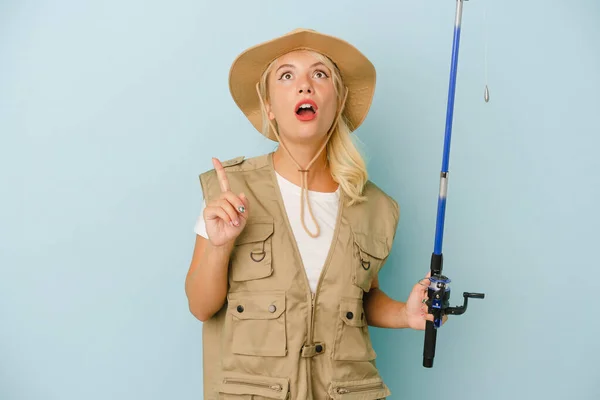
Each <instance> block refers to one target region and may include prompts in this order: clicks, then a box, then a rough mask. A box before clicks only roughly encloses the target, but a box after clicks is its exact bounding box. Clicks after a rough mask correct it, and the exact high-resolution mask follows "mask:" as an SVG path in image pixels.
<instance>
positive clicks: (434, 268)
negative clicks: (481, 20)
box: [423, 0, 489, 368]
mask: <svg viewBox="0 0 600 400" xmlns="http://www.w3.org/2000/svg"><path fill="white" fill-rule="evenodd" d="M463 1H466V0H456V19H455V24H454V40H453V43H452V60H451V66H450V85H449V89H448V104H447V111H446V132H445V137H444V153H443V159H442V170H441V173H440V191H439V197H438V208H437V221H436V231H435V246H434V251H433V254H432V255H431V275H430V277H429V287H428V289H427V294H428V300H427V302H426V304H427V308H428V311H429V313H430V314H433V321H427V322H426V326H425V342H424V346H423V366H424V367H425V368H431V367H433V359H434V357H435V344H436V338H437V330H438V328H440V327H441V326H442V320H443V317H444V315H461V314H464V313H465V311H467V303H468V299H469V298H475V299H483V298H484V296H485V295H484V294H483V293H468V292H465V293H463V305H462V306H458V307H450V302H449V300H450V285H449V284H450V279H448V277H446V276H444V275H443V274H442V266H443V254H442V241H443V237H444V219H445V215H446V195H447V191H448V164H449V160H450V139H451V137H452V119H453V114H454V95H455V92H456V71H457V65H458V48H459V44H460V30H461V22H462V9H463ZM488 96H489V95H488V92H487V87H486V102H487V101H488Z"/></svg>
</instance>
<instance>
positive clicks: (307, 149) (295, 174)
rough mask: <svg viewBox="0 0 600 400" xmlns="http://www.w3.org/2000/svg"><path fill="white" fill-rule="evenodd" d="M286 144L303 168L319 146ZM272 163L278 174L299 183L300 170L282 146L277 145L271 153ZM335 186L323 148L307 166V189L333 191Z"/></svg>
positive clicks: (325, 150) (296, 183) (325, 151)
mask: <svg viewBox="0 0 600 400" xmlns="http://www.w3.org/2000/svg"><path fill="white" fill-rule="evenodd" d="M286 146H287V148H288V150H289V151H290V153H291V154H292V156H293V157H294V159H295V160H296V162H297V163H298V164H300V167H301V168H303V169H304V168H306V167H307V166H308V164H309V163H310V162H311V160H312V159H313V158H314V157H315V154H316V152H317V151H318V150H319V148H320V146H309V145H298V144H291V143H290V144H287V143H286ZM273 164H274V167H275V170H276V171H277V173H278V174H279V175H281V176H283V177H284V178H285V179H287V180H288V181H290V182H292V183H294V184H295V185H297V186H300V185H301V178H302V177H301V173H300V171H298V166H297V165H296V163H295V162H294V160H292V159H291V158H290V156H289V155H288V153H287V152H286V151H285V149H283V147H282V146H279V147H278V148H277V150H276V151H275V153H274V154H273ZM337 186H338V184H337V183H336V182H335V181H334V180H333V177H332V176H331V169H330V168H329V163H328V162H327V148H325V149H323V151H322V152H321V154H319V156H318V157H317V159H316V160H315V161H314V162H313V164H312V165H311V166H310V168H309V171H308V188H307V189H308V190H313V191H317V192H334V191H335V190H336V189H337Z"/></svg>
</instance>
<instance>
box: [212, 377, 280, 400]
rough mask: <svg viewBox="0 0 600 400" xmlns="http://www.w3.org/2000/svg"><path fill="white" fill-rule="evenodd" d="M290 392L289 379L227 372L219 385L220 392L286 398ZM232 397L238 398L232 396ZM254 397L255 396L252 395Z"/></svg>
mask: <svg viewBox="0 0 600 400" xmlns="http://www.w3.org/2000/svg"><path fill="white" fill-rule="evenodd" d="M288 392H289V379H287V378H272V377H268V376H254V375H248V374H240V373H227V374H226V375H224V377H223V379H222V380H221V383H220V385H219V393H221V394H230V395H238V396H240V398H243V397H242V396H261V397H260V398H263V397H264V398H267V399H280V400H285V399H287V397H288ZM231 398H236V397H234V396H231ZM252 398H254V397H252Z"/></svg>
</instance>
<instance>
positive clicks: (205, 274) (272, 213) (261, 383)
mask: <svg viewBox="0 0 600 400" xmlns="http://www.w3.org/2000/svg"><path fill="white" fill-rule="evenodd" d="M374 88H375V69H374V67H373V65H372V64H371V63H370V62H369V60H368V59H367V58H365V56H364V55H363V54H361V53H360V52H359V51H358V50H357V49H355V48H354V47H353V46H352V45H350V44H348V43H346V42H344V41H342V40H340V39H338V38H335V37H331V36H328V35H323V34H320V33H317V32H315V31H312V30H304V29H299V30H295V31H293V32H291V33H289V34H287V35H284V36H282V37H279V38H276V39H274V40H271V41H268V42H265V43H262V44H260V45H258V46H255V47H252V48H250V49H248V50H246V51H245V52H244V53H242V54H241V55H240V56H239V57H238V58H237V59H236V60H235V62H234V63H233V66H232V68H231V71H230V90H231V93H232V95H233V98H234V99H235V101H236V104H237V105H238V106H239V107H240V109H241V110H242V111H243V112H244V114H245V115H246V116H247V117H248V119H249V120H250V121H251V123H252V124H253V125H254V127H255V128H256V129H257V130H258V131H259V132H261V133H262V134H264V135H265V136H266V137H268V138H270V139H272V140H274V141H276V142H278V143H279V147H278V148H277V150H276V151H274V152H273V153H269V154H266V155H262V156H259V157H254V158H250V159H246V160H245V159H244V158H243V157H239V158H237V159H234V160H230V161H228V162H225V163H221V162H220V161H219V160H217V159H213V165H214V170H211V171H208V172H205V173H203V174H201V175H200V181H201V185H202V191H203V194H204V199H205V201H204V208H203V212H202V217H200V218H199V219H198V222H197V225H196V233H197V239H196V245H195V249H194V253H193V258H192V261H191V265H190V269H189V273H188V276H187V279H186V293H187V296H188V301H189V307H190V310H191V312H192V313H193V314H194V315H195V316H196V317H197V318H198V319H199V320H201V321H203V322H204V325H203V342H204V343H203V345H204V347H203V348H204V385H205V388H204V398H205V399H217V398H219V399H221V398H227V399H238V398H239V399H243V398H246V399H250V398H252V399H329V398H335V399H343V398H345V396H356V395H357V394H360V395H361V397H360V398H361V399H380V398H385V397H387V396H389V395H390V390H389V389H388V387H387V386H386V385H385V384H384V383H383V381H382V379H381V377H380V375H379V373H378V371H377V368H376V366H375V356H376V355H375V352H374V351H373V347H372V344H371V341H370V337H369V332H368V325H371V326H377V327H388V328H412V329H424V328H425V320H426V319H430V320H431V319H432V316H431V315H429V314H427V313H426V312H427V308H426V307H425V306H424V304H423V303H424V301H425V300H426V295H427V285H424V284H421V283H420V282H419V283H418V284H416V285H415V286H414V288H413V290H412V292H411V294H410V296H409V298H408V300H407V302H406V303H403V302H398V301H394V300H392V299H390V298H389V297H388V296H386V295H385V293H383V292H382V291H381V290H380V289H379V284H378V278H377V274H378V272H379V270H380V269H381V267H382V266H383V264H384V262H385V261H386V259H387V257H388V255H389V252H390V249H391V246H392V242H393V240H394V236H395V232H396V227H397V224H398V219H399V207H398V204H397V203H396V201H395V200H393V199H392V198H390V197H389V196H388V195H387V194H385V193H384V192H383V191H382V190H381V189H379V188H378V187H377V186H375V185H374V184H373V183H372V182H370V181H368V179H367V173H366V171H365V165H364V162H363V160H362V158H361V156H360V154H359V153H358V151H357V150H356V148H355V147H354V145H353V143H352V141H351V138H350V136H349V135H350V133H351V132H352V131H354V130H355V129H356V128H358V126H360V124H361V123H362V122H363V120H364V118H365V117H366V115H367V112H368V110H369V107H370V104H371V100H372V97H373V91H374ZM352 398H358V397H352Z"/></svg>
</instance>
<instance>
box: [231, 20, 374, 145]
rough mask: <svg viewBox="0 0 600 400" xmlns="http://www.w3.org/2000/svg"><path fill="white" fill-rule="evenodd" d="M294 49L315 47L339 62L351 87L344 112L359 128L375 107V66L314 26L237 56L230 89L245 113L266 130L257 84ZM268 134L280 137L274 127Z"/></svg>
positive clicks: (353, 49)
mask: <svg viewBox="0 0 600 400" xmlns="http://www.w3.org/2000/svg"><path fill="white" fill-rule="evenodd" d="M294 50H313V51H316V52H318V53H321V54H323V55H325V56H327V57H329V58H330V59H331V60H332V61H333V62H334V63H335V64H336V66H337V67H338V69H339V70H340V72H341V75H342V80H343V81H344V84H345V86H346V87H347V88H348V94H347V99H346V105H345V108H344V114H345V116H346V118H347V119H348V121H349V122H350V130H351V131H354V130H356V129H357V128H358V127H359V126H360V125H361V124H362V123H363V121H364V120H365V118H366V116H367V113H368V112H369V108H370V107H371V102H372V100H373V93H374V91H375V76H376V74H375V67H374V66H373V64H372V63H371V62H370V61H369V59H367V57H365V56H364V55H363V54H362V53H361V52H360V51H359V50H358V49H356V48H355V47H354V46H352V45H351V44H350V43H348V42H346V41H344V40H341V39H339V38H336V37H334V36H329V35H324V34H322V33H318V32H316V31H314V30H311V29H296V30H293V31H292V32H290V33H287V34H285V35H283V36H280V37H278V38H275V39H273V40H269V41H267V42H264V43H261V44H258V45H256V46H253V47H251V48H249V49H247V50H246V51H244V52H243V53H242V54H240V55H239V56H238V57H237V58H236V59H235V61H234V62H233V64H232V66H231V70H230V71H229V90H230V91H231V95H232V96H233V100H234V101H235V103H236V104H237V105H238V107H239V108H240V109H241V110H242V112H243V113H244V115H246V117H247V118H248V119H249V120H250V122H251V123H252V125H253V126H254V127H255V128H256V129H257V130H258V131H259V132H261V133H263V132H262V114H261V103H260V99H259V97H258V95H257V93H256V84H257V82H258V81H259V80H260V77H261V76H262V74H263V72H264V71H265V69H266V68H267V67H268V66H269V64H270V63H271V62H272V61H273V60H275V59H276V58H278V57H280V56H282V55H284V54H286V53H289V52H291V51H294ZM266 136H267V137H268V138H269V139H271V140H273V141H277V136H276V135H275V133H274V132H273V129H272V128H271V129H269V134H268V135H266Z"/></svg>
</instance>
